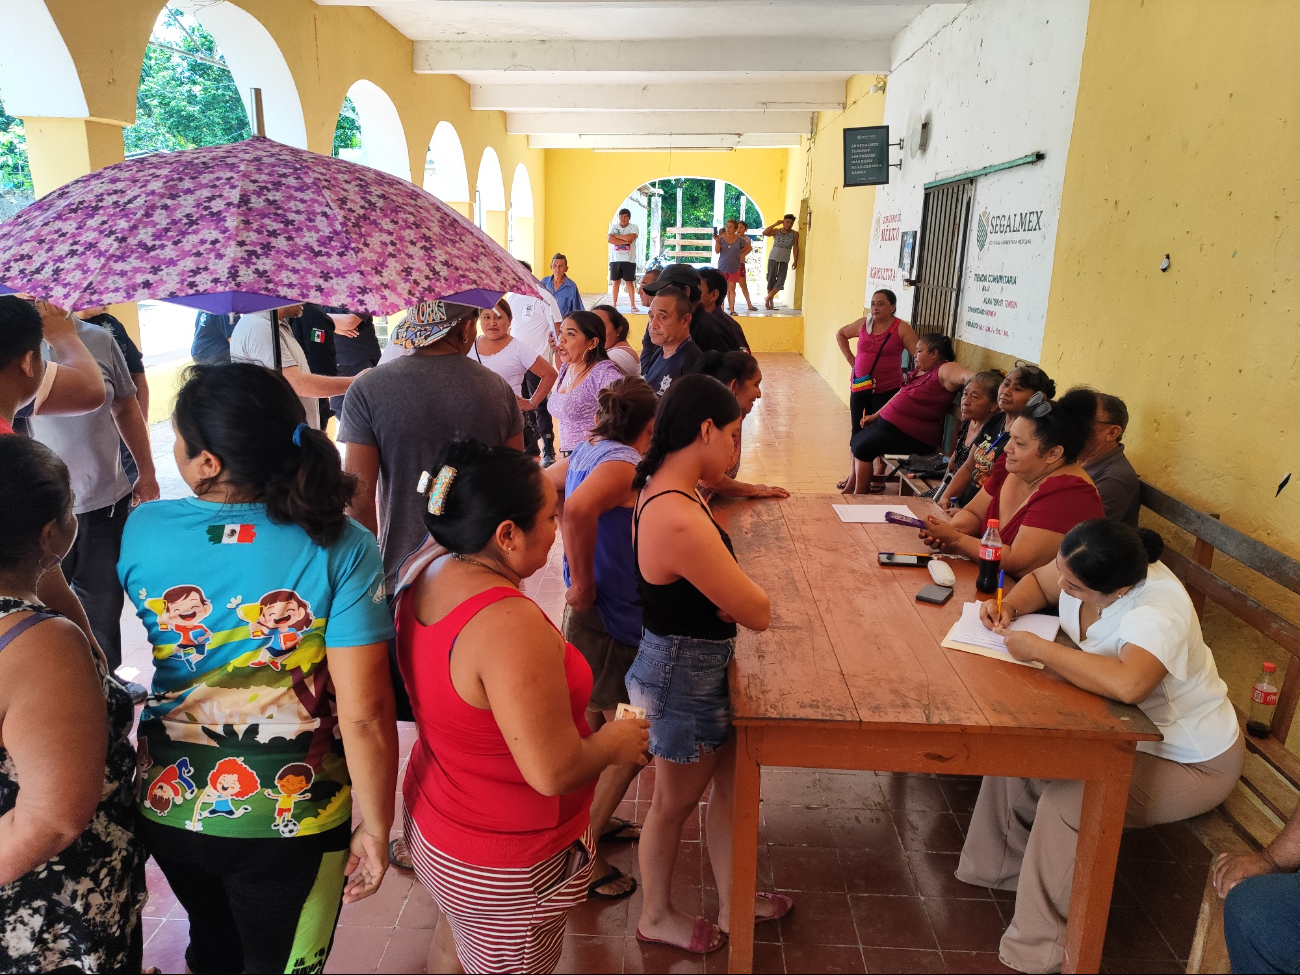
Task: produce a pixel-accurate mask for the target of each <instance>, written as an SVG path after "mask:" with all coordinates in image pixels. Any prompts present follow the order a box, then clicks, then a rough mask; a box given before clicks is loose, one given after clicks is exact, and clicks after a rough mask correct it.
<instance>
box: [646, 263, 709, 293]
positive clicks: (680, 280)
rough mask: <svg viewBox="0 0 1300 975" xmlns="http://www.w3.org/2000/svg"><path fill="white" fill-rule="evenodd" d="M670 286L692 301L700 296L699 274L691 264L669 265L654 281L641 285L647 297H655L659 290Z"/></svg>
mask: <svg viewBox="0 0 1300 975" xmlns="http://www.w3.org/2000/svg"><path fill="white" fill-rule="evenodd" d="M669 285H672V286H674V287H677V288H681V289H682V290H683V291H686V292H687V293H688V294H690V296H691V298H692V299H695V298H698V297H699V296H700V272H699V271H697V270H696V269H695V267H694V265H691V264H669V265H668V266H667V267H666V268H664V269H663V272H662V273H661V274H660V275H659V277H658V278H656V279H655V280H654V281H651V282H650V283H649V284H643V285H642V286H641V287H642V288H643V289H645V293H646V294H648V295H656V294H658V293H659V291H660V289H661V288H667V287H668V286H669Z"/></svg>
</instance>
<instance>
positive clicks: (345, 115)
mask: <svg viewBox="0 0 1300 975" xmlns="http://www.w3.org/2000/svg"><path fill="white" fill-rule="evenodd" d="M360 148H361V120H360V119H359V118H358V117H357V106H355V105H353V104H352V99H351V98H346V97H345V98H344V99H343V110H342V111H341V112H339V120H338V123H337V124H336V125H335V126H334V155H335V156H337V155H338V154H339V150H340V149H360Z"/></svg>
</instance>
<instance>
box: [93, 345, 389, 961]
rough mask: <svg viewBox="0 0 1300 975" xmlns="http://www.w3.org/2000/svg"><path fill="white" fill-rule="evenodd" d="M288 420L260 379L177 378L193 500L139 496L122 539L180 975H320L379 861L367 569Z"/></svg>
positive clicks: (374, 611)
mask: <svg viewBox="0 0 1300 975" xmlns="http://www.w3.org/2000/svg"><path fill="white" fill-rule="evenodd" d="M305 420H306V417H305V415H304V413H303V407H302V403H301V401H300V400H299V398H298V397H297V395H296V394H295V393H294V391H293V389H292V388H291V387H290V386H289V384H288V383H287V382H285V381H284V379H282V378H281V377H280V376H277V375H275V374H274V373H272V372H270V371H269V370H266V369H263V368H261V367H260V366H254V365H248V364H243V363H236V364H230V365H219V366H195V367H193V368H191V369H190V370H189V371H188V372H187V373H186V376H185V380H184V384H183V385H182V386H181V390H180V392H179V393H178V394H177V397H176V408H175V412H174V413H173V415H172V424H173V426H174V427H175V430H176V448H175V453H176V464H177V467H179V469H180V474H181V477H182V478H184V480H185V483H186V484H187V485H188V486H189V487H190V490H192V491H193V492H194V497H192V498H185V499H183V500H178V501H156V502H153V503H151V504H146V505H141V506H140V507H139V508H137V509H136V510H135V511H134V512H133V513H132V514H131V517H130V518H129V519H128V520H127V524H126V532H125V535H124V536H123V539H122V556H121V559H120V561H119V562H118V575H119V577H120V578H121V580H122V584H123V586H124V588H125V589H126V591H127V594H128V596H129V597H130V598H131V600H132V602H134V603H135V607H136V614H137V615H138V616H139V617H140V621H141V622H142V623H143V624H144V626H145V629H146V631H147V633H148V638H149V642H150V643H151V644H152V645H153V656H154V674H153V693H152V694H151V695H150V697H149V703H148V704H147V706H146V707H145V709H144V713H143V714H142V715H141V717H140V729H139V748H140V753H141V754H140V765H141V769H142V774H141V778H142V788H141V794H140V805H139V812H140V825H139V830H140V836H141V838H142V839H143V841H144V845H145V847H146V849H147V850H148V852H149V853H150V854H151V855H152V856H153V858H154V859H155V860H156V861H157V863H158V866H159V867H161V868H162V871H163V874H164V875H166V877H167V882H168V884H170V886H171V889H172V891H173V892H174V893H175V894H176V897H177V899H178V900H179V901H180V902H181V905H182V906H183V907H184V908H185V911H186V913H187V914H188V915H189V919H190V920H189V941H190V943H189V948H188V950H187V952H186V959H187V964H188V966H189V968H190V969H191V970H193V971H228V972H238V971H246V972H284V971H294V970H296V969H299V968H301V969H307V968H311V967H312V966H314V965H318V964H319V959H320V958H321V957H323V953H324V952H326V951H327V950H328V948H329V945H330V942H331V940H332V938H333V935H334V925H335V922H336V920H337V918H338V912H339V907H340V904H341V903H351V902H353V901H356V900H359V899H360V898H363V897H367V896H369V895H370V894H372V893H374V892H375V891H376V890H378V889H379V884H380V881H381V880H382V879H383V876H384V872H385V871H386V870H387V868H388V841H389V832H390V830H391V828H392V822H393V795H394V792H395V790H396V787H397V725H396V719H395V717H394V709H393V689H392V683H391V681H390V680H389V672H388V653H387V642H388V638H389V637H390V636H391V635H392V633H393V624H392V619H391V617H390V616H389V613H388V607H387V605H386V603H385V602H384V598H383V563H382V561H381V559H380V556H379V546H378V544H377V543H376V542H375V537H374V536H373V535H372V534H370V532H368V531H366V529H364V528H362V527H361V525H359V524H358V523H357V522H355V521H352V520H351V519H350V518H348V517H347V516H346V515H345V514H344V508H345V506H346V505H347V503H348V500H349V498H350V496H351V494H352V491H353V488H354V487H355V481H356V479H355V478H352V477H349V476H348V475H346V474H344V473H343V469H342V467H341V466H340V462H339V455H338V451H337V450H335V449H334V445H333V444H332V443H331V442H330V440H329V438H328V437H326V436H325V434H323V433H321V432H319V431H316V430H312V429H311V428H310V427H308V425H307V423H306V422H305ZM345 749H346V753H345ZM345 754H346V758H345ZM354 799H355V801H356V802H357V803H358V805H359V806H360V814H361V815H360V817H359V818H360V820H361V821H360V824H359V825H358V826H357V827H356V829H355V831H354V830H353V828H352V804H353V800H354Z"/></svg>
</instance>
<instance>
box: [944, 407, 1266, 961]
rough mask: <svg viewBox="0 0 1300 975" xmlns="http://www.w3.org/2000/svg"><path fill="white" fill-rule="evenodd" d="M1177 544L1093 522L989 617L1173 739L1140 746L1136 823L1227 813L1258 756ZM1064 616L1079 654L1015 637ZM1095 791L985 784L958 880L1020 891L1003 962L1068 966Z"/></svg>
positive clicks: (1063, 784)
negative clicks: (1177, 570)
mask: <svg viewBox="0 0 1300 975" xmlns="http://www.w3.org/2000/svg"><path fill="white" fill-rule="evenodd" d="M1067 395H1068V394H1067ZM1163 549H1164V541H1163V540H1162V539H1161V538H1160V536H1159V535H1157V534H1156V533H1155V532H1153V531H1149V530H1144V529H1136V530H1135V529H1133V528H1129V527H1128V526H1127V525H1122V524H1119V523H1116V522H1113V521H1106V520H1104V519H1101V518H1098V519H1095V520H1090V521H1085V522H1083V523H1082V524H1080V525H1077V526H1075V527H1074V528H1072V529H1071V530H1070V531H1069V533H1067V534H1066V536H1065V538H1064V540H1063V541H1062V542H1061V547H1060V551H1059V553H1058V554H1057V556H1056V559H1055V560H1054V561H1052V562H1048V563H1047V564H1046V565H1044V566H1042V567H1041V568H1038V569H1035V570H1034V571H1033V572H1032V573H1030V574H1028V575H1026V576H1025V577H1024V578H1023V579H1021V580H1020V582H1019V583H1017V584H1016V586H1015V588H1014V589H1012V590H1011V592H1010V593H1008V594H1007V596H1006V597H1005V598H1004V599H1003V600H1002V611H1001V613H1000V614H999V613H998V611H997V609H996V607H995V606H994V604H993V601H992V600H989V601H987V602H985V603H983V604H982V605H981V608H980V618H981V619H982V620H983V622H984V625H985V626H987V627H989V628H990V629H992V630H993V631H994V632H995V633H998V634H1000V635H1001V636H1003V637H1005V639H1006V641H1007V651H1008V652H1009V653H1010V654H1011V655H1012V656H1013V657H1015V658H1016V659H1017V660H1022V661H1026V662H1029V663H1039V664H1042V665H1043V666H1044V667H1047V668H1048V669H1049V670H1053V671H1055V672H1056V673H1058V674H1060V675H1061V676H1062V677H1064V678H1065V679H1066V680H1068V681H1069V682H1070V683H1072V684H1075V685H1077V686H1079V687H1082V688H1083V689H1084V690H1087V691H1091V692H1092V693H1094V694H1101V695H1104V696H1105V697H1109V698H1113V699H1115V700H1117V701H1123V702H1124V703H1126V704H1136V705H1137V706H1138V707H1139V708H1141V709H1142V711H1143V712H1144V713H1145V714H1146V716H1147V717H1148V718H1150V719H1151V721H1152V723H1153V724H1154V725H1155V726H1156V727H1157V728H1158V729H1159V730H1160V733H1161V735H1162V736H1163V737H1162V739H1161V740H1160V741H1144V742H1138V746H1137V755H1136V757H1135V760H1134V762H1133V778H1132V780H1131V781H1130V783H1129V798H1128V809H1127V812H1126V813H1125V819H1124V825H1125V827H1127V828H1140V827H1144V826H1155V825H1157V824H1159V823H1171V822H1176V821H1178V820H1181V819H1188V818H1190V817H1192V816H1198V815H1200V814H1201V813H1204V812H1208V811H1209V810H1211V809H1213V808H1214V807H1215V806H1217V805H1218V804H1219V803H1221V802H1222V801H1223V800H1224V799H1226V798H1227V797H1228V794H1229V793H1230V792H1231V791H1232V788H1233V786H1234V785H1235V784H1236V782H1237V778H1238V776H1239V775H1240V774H1241V765H1242V758H1243V755H1244V749H1245V746H1244V743H1243V741H1242V738H1241V734H1240V731H1239V730H1238V727H1237V716H1236V712H1235V711H1234V710H1233V707H1232V703H1231V702H1230V701H1229V700H1228V688H1227V685H1225V684H1224V682H1223V680H1222V679H1221V678H1220V677H1219V672H1218V670H1217V668H1216V667H1215V665H1214V655H1213V654H1212V653H1211V652H1210V648H1209V646H1207V645H1206V643H1205V639H1204V638H1203V637H1202V635H1201V624H1200V620H1199V618H1198V616H1197V614H1196V608H1195V607H1194V606H1193V605H1192V600H1191V598H1190V597H1189V596H1188V594H1187V590H1186V589H1184V588H1183V584H1182V583H1181V582H1179V581H1178V577H1177V576H1175V575H1174V574H1173V572H1172V571H1170V570H1169V569H1168V568H1167V567H1166V566H1165V565H1164V564H1163V563H1161V562H1159V561H1157V559H1159V557H1160V553H1161V552H1162V551H1163ZM1050 608H1055V609H1057V610H1058V611H1059V612H1060V616H1061V628H1062V629H1063V630H1065V632H1066V634H1067V635H1068V636H1069V637H1070V638H1071V639H1072V640H1074V641H1075V643H1077V644H1078V646H1079V650H1076V649H1074V648H1073V647H1067V646H1062V645H1061V644H1058V643H1054V642H1051V641H1048V640H1044V639H1042V638H1040V637H1037V636H1034V635H1033V634H1032V633H1026V632H1024V631H1019V630H1009V629H1007V627H1009V626H1010V625H1011V624H1012V623H1013V622H1015V620H1016V618H1017V617H1019V616H1023V615H1024V614H1025V613H1033V612H1038V611H1039V610H1043V609H1050ZM1080 650H1082V651H1083V652H1082V653H1080V652H1079V651H1080ZM1083 786H1084V784H1083V783H1082V782H1075V781H1057V780H1047V779H1018V778H991V777H990V778H986V779H985V780H984V782H983V784H982V785H981V787H980V794H979V799H978V800H977V801H976V803H975V814H974V818H973V819H972V820H971V824H970V826H969V828H968V829H967V831H966V843H965V846H964V847H963V849H962V855H961V862H960V864H959V865H958V867H957V878H958V879H959V880H962V881H964V882H966V883H968V884H974V885H976V886H980V887H991V888H994V889H997V890H1014V891H1016V909H1015V916H1014V917H1013V918H1012V920H1011V925H1010V927H1008V928H1007V931H1006V933H1005V934H1004V935H1003V936H1002V945H1001V951H1000V953H999V954H1000V957H1001V960H1002V963H1003V964H1004V965H1007V966H1009V967H1011V968H1014V969H1015V970H1016V971H1020V972H1057V971H1060V970H1061V965H1062V963H1063V961H1064V957H1065V950H1064V949H1065V924H1066V917H1067V916H1068V914H1069V911H1070V888H1071V878H1072V877H1073V875H1074V859H1075V852H1076V848H1077V845H1078V840H1079V835H1078V834H1079V817H1080V811H1081V809H1082V807H1083Z"/></svg>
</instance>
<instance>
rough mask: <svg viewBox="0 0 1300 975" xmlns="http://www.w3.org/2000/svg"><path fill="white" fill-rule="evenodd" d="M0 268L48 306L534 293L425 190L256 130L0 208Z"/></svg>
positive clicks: (518, 270) (383, 304)
mask: <svg viewBox="0 0 1300 975" xmlns="http://www.w3.org/2000/svg"><path fill="white" fill-rule="evenodd" d="M0 283H3V285H4V286H5V287H6V288H7V289H9V290H13V291H19V292H25V293H30V294H34V295H39V296H41V297H43V298H45V299H47V300H48V301H50V302H52V303H53V304H55V305H58V306H59V307H61V308H71V309H76V308H89V307H91V306H93V305H110V304H116V303H118V302H125V301H143V300H146V299H155V300H163V301H171V302H175V303H177V304H182V305H189V306H191V307H194V308H200V309H203V310H205V311H212V312H232V311H233V312H250V311H261V310H263V309H266V308H275V307H278V306H281V305H287V304H294V303H297V302H299V301H312V302H316V303H319V304H322V305H331V306H339V307H343V308H348V309H350V310H353V311H358V312H369V313H371V314H379V315H387V314H391V313H393V312H396V311H400V310H402V309H404V308H409V307H411V306H412V305H414V304H415V303H416V302H418V301H422V300H426V299H430V300H431V299H438V298H441V299H444V300H448V301H459V302H463V303H465V304H472V305H476V306H478V307H485V306H487V305H491V304H492V303H493V302H495V301H496V300H497V299H498V298H499V297H500V296H501V295H502V294H503V293H505V292H508V291H513V292H518V293H523V294H538V293H539V291H538V285H537V282H536V280H535V279H534V278H533V276H532V275H530V274H529V273H528V271H527V270H526V269H525V268H524V267H523V266H522V265H521V264H520V263H519V262H518V261H517V260H516V259H515V258H513V257H511V256H510V254H508V253H507V252H506V251H505V249H504V248H502V247H501V246H500V245H499V244H497V243H496V242H495V241H493V240H492V239H491V238H490V237H488V235H487V234H486V233H484V232H483V231H482V230H480V229H479V228H478V227H475V226H474V225H473V224H472V223H471V222H470V221H469V220H467V219H465V217H463V216H461V215H460V214H459V213H457V212H456V211H455V210H453V209H452V208H451V207H449V206H447V204H445V203H443V202H442V201H441V200H439V199H438V198H437V197H435V196H433V195H431V194H429V193H426V192H425V191H424V190H422V189H419V188H418V187H416V186H414V185H413V184H411V183H408V182H407V181H406V180H403V179H399V178H397V177H396V176H390V175H389V174H387V173H382V172H379V171H378V170H375V169H371V168H370V167H368V166H361V165H358V164H356V163H350V162H345V161H344V160H342V159H334V158H332V157H330V156H322V155H320V154H318V153H314V152H307V151H305V150H302V149H295V148H293V147H292V146H286V145H283V144H282V143H279V142H273V141H272V140H270V139H265V138H257V137H254V138H252V139H246V140H244V141H243V142H236V143H232V144H230V145H224V146H211V147H209V148H206V149H188V150H184V151H181V152H173V153H160V154H157V155H152V156H144V157H141V158H139V159H130V160H127V161H126V162H122V163H117V164H116V165H113V166H108V167H106V168H104V169H100V170H97V171H96V172H93V173H90V174H88V175H86V176H82V177H81V178H80V179H76V180H73V181H72V182H71V183H68V184H66V185H65V186H61V187H60V188H59V189H57V190H55V191H54V192H52V193H50V194H48V195H47V196H45V197H42V198H41V199H40V200H37V201H36V202H35V203H33V204H31V205H30V206H28V207H26V208H24V209H23V210H20V211H19V212H18V213H17V214H15V215H14V216H13V217H11V218H10V219H9V220H7V221H5V222H4V223H0Z"/></svg>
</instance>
